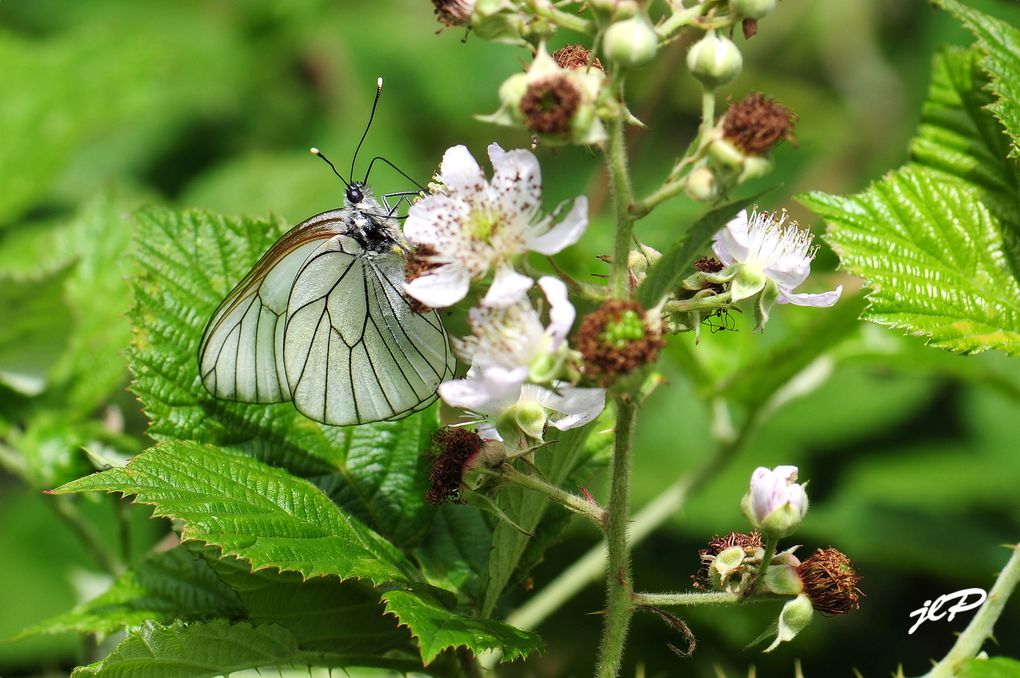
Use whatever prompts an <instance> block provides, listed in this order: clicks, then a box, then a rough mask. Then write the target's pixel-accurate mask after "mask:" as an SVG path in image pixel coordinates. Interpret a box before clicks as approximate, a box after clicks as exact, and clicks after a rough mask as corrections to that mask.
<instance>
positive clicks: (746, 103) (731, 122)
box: [722, 92, 797, 155]
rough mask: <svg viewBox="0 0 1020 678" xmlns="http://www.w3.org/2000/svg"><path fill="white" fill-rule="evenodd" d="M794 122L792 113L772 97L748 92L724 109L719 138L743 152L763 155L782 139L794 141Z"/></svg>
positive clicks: (794, 114)
mask: <svg viewBox="0 0 1020 678" xmlns="http://www.w3.org/2000/svg"><path fill="white" fill-rule="evenodd" d="M796 124H797V114H796V113H794V112H793V111H791V110H790V109H788V108H787V107H785V106H783V105H782V104H779V103H777V102H776V100H775V99H769V98H768V97H766V96H765V95H764V94H761V93H760V92H752V93H751V94H748V95H747V96H746V97H744V98H743V99H742V100H741V101H739V102H737V103H735V104H732V105H731V106H730V108H729V110H727V111H726V116H725V117H724V118H723V122H722V128H723V138H724V139H726V140H728V141H729V142H730V143H732V144H733V145H734V146H736V147H737V148H739V149H740V150H742V151H743V152H744V153H747V154H749V155H764V154H765V153H767V152H768V151H770V150H771V149H772V148H773V147H775V146H776V145H777V144H778V143H779V142H781V141H783V140H784V139H785V140H786V141H789V142H790V143H791V144H794V145H796V144H797V138H796V137H795V136H794V134H793V128H794V126H795V125H796Z"/></svg>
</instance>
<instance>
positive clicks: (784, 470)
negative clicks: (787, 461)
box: [741, 466, 808, 537]
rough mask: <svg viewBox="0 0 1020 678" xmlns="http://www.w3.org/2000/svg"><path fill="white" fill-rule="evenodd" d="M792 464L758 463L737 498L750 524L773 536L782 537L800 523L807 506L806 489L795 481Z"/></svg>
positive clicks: (794, 469)
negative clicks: (744, 491)
mask: <svg viewBox="0 0 1020 678" xmlns="http://www.w3.org/2000/svg"><path fill="white" fill-rule="evenodd" d="M796 480H797V467H796V466H777V467H776V468H775V469H774V470H769V469H767V468H765V467H764V466H759V467H758V468H756V469H755V470H754V473H753V474H751V483H750V486H749V487H748V490H747V494H746V495H744V499H743V501H742V502H741V508H742V509H743V511H744V515H745V516H747V519H748V520H749V521H751V524H752V525H753V526H754V527H756V528H759V529H760V530H761V531H762V532H764V533H765V534H767V535H770V536H773V537H785V536H787V535H789V534H791V533H793V531H794V530H796V529H797V527H798V526H799V525H800V522H801V520H802V519H803V518H804V514H805V513H807V509H808V498H807V493H806V492H805V491H804V487H803V486H802V485H799V484H797V483H796Z"/></svg>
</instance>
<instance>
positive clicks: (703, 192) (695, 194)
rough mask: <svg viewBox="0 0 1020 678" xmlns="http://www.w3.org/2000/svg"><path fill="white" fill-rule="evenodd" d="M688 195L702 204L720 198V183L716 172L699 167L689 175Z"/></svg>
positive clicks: (686, 189)
mask: <svg viewBox="0 0 1020 678" xmlns="http://www.w3.org/2000/svg"><path fill="white" fill-rule="evenodd" d="M684 190H685V191H686V192H687V195H688V196H690V197H691V198H692V199H694V200H698V201H700V202H708V201H709V200H715V199H716V198H717V197H719V182H718V180H717V179H716V178H715V172H713V171H712V170H710V169H709V168H707V167H699V168H697V169H695V170H692V171H691V173H690V174H688V175H687V187H686V188H685V189H684Z"/></svg>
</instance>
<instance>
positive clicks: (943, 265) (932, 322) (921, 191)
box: [801, 168, 1020, 355]
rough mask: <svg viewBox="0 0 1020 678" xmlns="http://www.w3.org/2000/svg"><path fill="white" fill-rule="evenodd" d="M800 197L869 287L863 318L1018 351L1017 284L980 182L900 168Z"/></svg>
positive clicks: (948, 342) (954, 344)
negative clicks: (839, 190) (841, 191)
mask: <svg viewBox="0 0 1020 678" xmlns="http://www.w3.org/2000/svg"><path fill="white" fill-rule="evenodd" d="M801 200H802V202H804V203H805V204H806V205H807V206H808V207H810V208H811V209H813V210H815V211H816V212H818V213H819V214H821V215H822V216H823V217H824V218H825V219H826V220H827V221H829V222H830V223H831V224H832V226H833V228H832V230H831V232H830V233H829V235H828V240H829V242H830V243H831V244H832V246H833V248H834V249H835V250H836V251H837V252H838V253H839V254H840V258H841V260H842V266H843V268H844V269H846V270H848V271H850V272H852V273H856V274H858V275H861V276H862V277H864V278H865V279H867V281H868V284H869V286H870V287H871V288H872V292H871V293H870V294H869V296H868V300H869V301H870V306H869V308H868V310H867V312H866V314H865V317H867V318H868V319H870V320H873V321H875V322H878V323H880V324H883V325H889V326H891V327H898V328H905V329H907V330H909V331H910V332H911V333H912V334H918V335H922V336H926V337H928V338H929V340H930V342H931V343H932V345H935V346H939V347H942V348H947V349H950V350H954V351H960V352H968V353H969V352H978V351H984V350H987V349H990V348H998V349H1002V350H1004V351H1006V352H1007V353H1010V354H1012V355H1017V354H1020V285H1018V284H1017V280H1016V278H1015V277H1014V276H1013V272H1012V270H1011V267H1010V265H1009V263H1008V259H1007V257H1006V255H1005V253H1004V251H1003V235H1002V225H1001V223H999V222H998V221H997V220H996V219H995V218H994V217H993V216H992V214H991V213H990V212H989V211H988V209H987V208H986V207H985V206H984V204H983V203H982V201H981V195H980V194H979V193H978V192H977V190H976V189H974V188H971V187H968V186H966V185H953V184H951V183H947V182H943V181H939V179H938V177H937V176H936V175H935V174H933V173H932V172H931V171H930V170H926V169H924V168H916V169H911V168H904V169H901V170H899V171H897V172H894V173H892V174H890V175H889V176H887V177H886V178H884V179H882V180H881V181H879V182H877V183H875V184H873V185H872V186H871V187H870V188H869V189H868V190H867V191H865V192H864V193H860V194H858V195H855V196H850V197H839V196H831V195H825V194H821V193H813V194H811V195H809V196H803V197H801Z"/></svg>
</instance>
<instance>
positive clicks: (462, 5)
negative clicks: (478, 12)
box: [432, 0, 475, 26]
mask: <svg viewBox="0 0 1020 678" xmlns="http://www.w3.org/2000/svg"><path fill="white" fill-rule="evenodd" d="M432 5H433V6H434V7H435V8H436V19H437V20H438V21H439V23H441V24H443V25H444V26H467V25H468V24H470V23H471V13H472V11H473V10H474V8H475V3H474V0H432Z"/></svg>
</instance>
